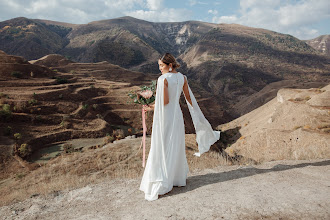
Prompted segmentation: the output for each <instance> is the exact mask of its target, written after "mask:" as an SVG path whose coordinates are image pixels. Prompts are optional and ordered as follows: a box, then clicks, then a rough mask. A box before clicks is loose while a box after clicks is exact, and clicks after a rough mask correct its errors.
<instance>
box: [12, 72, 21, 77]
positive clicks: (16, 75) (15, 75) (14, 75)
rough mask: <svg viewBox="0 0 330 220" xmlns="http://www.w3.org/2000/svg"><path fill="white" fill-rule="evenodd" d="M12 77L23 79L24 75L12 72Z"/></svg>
mask: <svg viewBox="0 0 330 220" xmlns="http://www.w3.org/2000/svg"><path fill="white" fill-rule="evenodd" d="M11 76H13V77H16V78H21V77H22V76H23V74H22V73H21V72H19V71H13V72H11Z"/></svg>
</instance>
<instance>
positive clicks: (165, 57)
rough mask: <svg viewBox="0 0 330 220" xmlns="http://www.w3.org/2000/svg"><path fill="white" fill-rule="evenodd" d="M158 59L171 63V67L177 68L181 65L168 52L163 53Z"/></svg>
mask: <svg viewBox="0 0 330 220" xmlns="http://www.w3.org/2000/svg"><path fill="white" fill-rule="evenodd" d="M159 60H161V61H162V62H163V63H165V64H166V65H169V64H170V63H172V66H173V69H176V68H179V67H180V66H181V65H180V64H179V63H178V62H176V60H175V58H174V56H173V55H172V54H170V53H165V54H164V55H163V56H162V57H161V58H160V59H159Z"/></svg>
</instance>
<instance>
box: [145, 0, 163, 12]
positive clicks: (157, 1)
mask: <svg viewBox="0 0 330 220" xmlns="http://www.w3.org/2000/svg"><path fill="white" fill-rule="evenodd" d="M147 6H148V8H149V9H150V10H152V11H157V10H160V9H161V8H162V6H163V0H147Z"/></svg>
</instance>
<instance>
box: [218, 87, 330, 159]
mask: <svg viewBox="0 0 330 220" xmlns="http://www.w3.org/2000/svg"><path fill="white" fill-rule="evenodd" d="M217 128H218V129H221V130H222V131H223V132H224V134H225V135H224V137H225V139H226V141H225V144H224V145H225V146H226V147H228V148H226V152H227V153H229V154H230V155H231V156H234V155H240V156H242V157H244V158H250V159H252V160H254V161H257V162H265V161H271V160H282V159H295V160H306V159H317V158H330V85H327V86H325V87H323V88H321V89H319V88H312V89H289V88H285V89H280V90H279V91H278V93H277V97H276V98H274V99H272V100H270V101H269V102H267V103H266V104H265V105H263V106H261V107H259V108H257V109H255V110H253V111H251V112H250V113H248V114H245V115H243V116H241V117H240V118H237V119H235V120H233V121H231V122H229V123H226V124H222V125H219V126H218V127H217Z"/></svg>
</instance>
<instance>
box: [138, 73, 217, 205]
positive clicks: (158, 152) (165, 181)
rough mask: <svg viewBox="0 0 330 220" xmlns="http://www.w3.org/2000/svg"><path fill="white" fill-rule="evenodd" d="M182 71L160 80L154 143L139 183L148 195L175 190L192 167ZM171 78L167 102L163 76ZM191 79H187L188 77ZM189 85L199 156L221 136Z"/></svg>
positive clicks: (156, 197) (153, 131) (146, 195)
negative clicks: (185, 117)
mask: <svg viewBox="0 0 330 220" xmlns="http://www.w3.org/2000/svg"><path fill="white" fill-rule="evenodd" d="M184 77H186V76H184V75H183V74H182V73H180V72H179V73H170V72H168V73H165V74H162V75H161V76H160V77H159V78H158V80H157V89H156V100H155V108H154V115H153V124H152V132H151V147H150V152H149V155H148V159H147V163H146V166H145V170H144V173H143V177H142V180H141V184H140V190H142V191H144V193H145V199H146V200H149V201H152V200H156V199H158V195H163V194H165V193H167V192H169V191H171V190H172V188H173V186H185V185H186V179H187V175H188V172H189V167H188V163H187V158H186V151H185V127H184V120H183V114H182V110H181V107H180V104H179V99H180V96H181V94H182V91H183V84H184ZM165 79H166V80H167V82H168V96H169V103H168V104H166V105H164V80H165ZM187 82H188V81H187ZM188 88H189V94H190V98H191V101H192V105H191V104H190V103H189V102H188V101H187V98H186V97H185V98H186V102H187V105H188V108H189V112H190V115H191V117H192V120H193V124H194V127H195V130H196V141H197V144H198V149H199V152H198V153H195V155H196V156H200V155H201V154H202V153H204V152H206V151H208V150H209V149H210V146H211V145H212V144H214V143H215V142H216V141H217V140H219V138H220V131H214V130H213V129H212V127H211V125H210V123H209V122H208V121H207V120H206V118H205V117H204V115H203V113H202V112H201V110H200V108H199V106H198V104H197V101H196V99H195V97H194V95H193V93H192V92H191V89H190V87H189V85H188Z"/></svg>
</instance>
